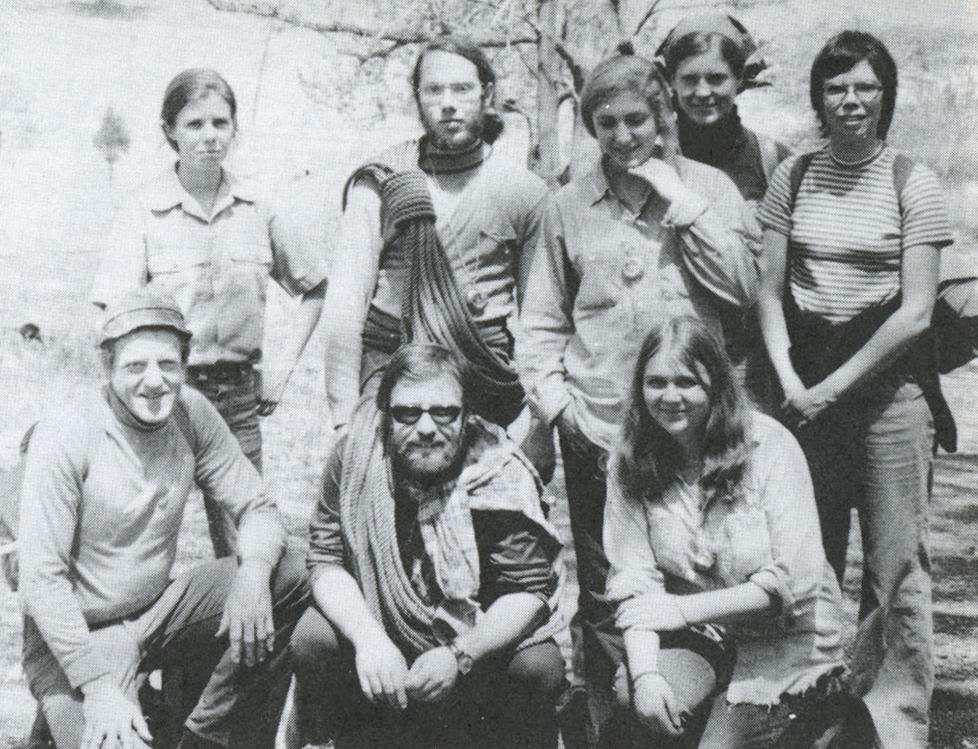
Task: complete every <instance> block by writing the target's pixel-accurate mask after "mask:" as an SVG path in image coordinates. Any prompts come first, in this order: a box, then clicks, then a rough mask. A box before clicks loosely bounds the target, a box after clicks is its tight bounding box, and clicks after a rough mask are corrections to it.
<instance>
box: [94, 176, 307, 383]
mask: <svg viewBox="0 0 978 749" xmlns="http://www.w3.org/2000/svg"><path fill="white" fill-rule="evenodd" d="M269 277H271V278H274V279H275V280H276V281H277V282H278V284H279V285H280V286H281V287H282V288H283V289H285V291H286V292H287V293H289V294H290V295H292V296H296V295H298V294H303V293H305V292H307V291H310V290H312V289H313V288H315V287H316V286H318V285H319V284H320V283H321V282H322V281H323V280H324V279H325V278H326V273H325V255H324V254H323V255H322V256H321V255H320V254H319V253H317V252H315V251H314V249H313V248H312V247H311V246H309V244H308V243H307V242H305V241H302V240H300V239H299V238H297V237H296V236H295V233H294V232H289V231H287V230H286V229H285V226H284V225H283V222H282V221H281V220H279V219H278V218H277V216H276V214H275V212H274V210H273V209H272V208H271V207H270V205H269V203H268V202H267V201H266V200H264V199H263V198H262V197H261V196H260V195H259V193H258V191H257V190H256V188H255V187H254V186H253V185H251V184H250V183H248V182H246V181H242V180H238V179H235V178H234V177H233V176H232V175H230V174H228V173H227V172H224V176H223V180H222V183H221V187H220V188H219V190H218V198H217V202H216V203H215V204H214V208H213V211H212V212H211V215H210V216H208V215H206V214H205V213H204V212H203V211H202V210H201V207H200V205H199V204H198V203H197V201H196V200H195V199H194V198H193V197H192V196H191V195H189V194H188V193H187V191H186V190H185V189H184V188H183V186H182V185H181V184H180V180H179V178H178V177H177V174H176V170H175V169H168V170H166V171H164V172H163V173H161V174H160V175H159V176H158V177H157V179H155V180H154V181H153V182H151V183H149V184H148V185H146V186H145V187H144V188H143V189H142V190H141V191H140V192H139V193H137V195H136V196H134V198H133V199H132V200H131V201H130V203H129V204H128V205H127V206H126V207H124V208H123V210H122V211H121V212H120V214H119V215H118V217H117V218H116V221H115V224H114V226H113V229H112V232H111V234H110V236H109V238H108V242H107V247H106V252H105V255H104V257H103V260H102V264H101V266H100V268H99V271H98V275H97V276H96V284H95V288H94V289H93V291H92V295H91V301H92V302H95V303H96V304H101V305H103V306H104V305H106V304H108V303H110V302H111V301H112V299H113V298H114V297H115V296H116V295H118V294H120V293H122V292H124V291H126V290H128V289H131V288H133V287H135V286H139V285H145V284H150V283H152V284H156V285H159V286H160V287H162V288H163V289H164V290H166V291H167V292H169V293H171V294H172V295H173V297H174V298H175V299H176V301H177V303H178V304H179V305H180V309H181V310H182V311H183V315H184V317H185V318H186V320H187V324H188V326H189V327H190V330H191V332H192V333H193V339H192V340H191V347H190V362H189V363H190V364H191V365H195V366H201V365H208V364H214V363H216V362H218V361H226V362H245V361H255V360H257V359H258V358H260V356H261V347H262V337H263V335H264V321H265V295H266V291H267V287H268V279H269Z"/></svg>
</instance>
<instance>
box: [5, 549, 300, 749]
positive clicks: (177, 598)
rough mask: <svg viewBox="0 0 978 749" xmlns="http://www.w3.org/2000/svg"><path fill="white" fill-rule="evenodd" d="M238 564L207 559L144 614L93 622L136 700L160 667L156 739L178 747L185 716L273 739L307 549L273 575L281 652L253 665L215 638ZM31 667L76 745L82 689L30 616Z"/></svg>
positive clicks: (46, 709)
mask: <svg viewBox="0 0 978 749" xmlns="http://www.w3.org/2000/svg"><path fill="white" fill-rule="evenodd" d="M236 569H237V567H236V564H235V562H234V560H233V559H227V558H225V559H218V560H214V561H211V562H207V563H205V564H202V565H201V566H199V567H196V568H194V569H192V570H189V571H188V572H185V573H184V574H182V575H180V576H179V577H177V578H176V579H175V580H173V581H172V582H171V583H170V585H168V586H167V588H166V589H165V590H164V591H163V594H162V595H161V596H160V597H159V598H158V599H157V600H156V602H155V603H153V604H152V605H151V606H150V607H149V608H148V609H146V610H145V611H144V612H142V613H141V614H139V615H138V616H135V617H133V618H131V619H126V620H122V621H118V622H113V623H110V624H108V625H105V626H100V627H93V628H92V641H93V644H94V647H95V649H96V651H97V652H98V653H99V654H100V655H101V658H102V659H103V662H104V663H105V664H106V665H107V666H108V667H109V668H110V669H111V672H112V676H113V677H114V678H115V680H116V681H117V683H118V684H119V686H120V687H121V688H122V691H123V692H124V693H125V694H126V695H127V696H128V697H129V698H130V699H132V700H133V701H134V702H135V701H136V700H137V695H136V692H137V688H138V685H139V682H140V679H141V678H142V675H143V674H146V673H148V672H150V671H153V670H156V669H161V670H162V672H163V693H164V699H165V700H166V703H167V704H166V709H167V713H168V718H169V719H168V720H167V721H166V724H165V725H162V726H158V727H155V728H156V730H155V731H154V746H157V747H159V746H163V747H166V746H172V745H173V744H174V743H175V739H176V738H177V734H178V733H179V727H180V725H181V724H183V723H184V721H186V725H187V726H188V727H189V728H191V729H192V730H193V731H194V732H195V733H197V734H198V735H200V736H203V737H204V738H208V739H211V740H213V741H217V742H218V743H221V744H225V745H230V746H233V747H248V746H256V747H257V746H271V745H272V741H273V739H274V736H275V731H276V729H277V727H278V715H279V713H280V712H281V709H282V705H283V704H284V700H285V694H286V692H287V690H288V684H289V677H290V670H289V665H290V664H289V657H288V642H289V637H290V636H291V633H292V629H293V628H294V626H295V623H296V621H297V620H298V619H299V616H300V615H301V613H302V611H303V609H304V608H305V605H306V601H307V599H308V585H307V584H306V572H305V561H304V555H303V554H302V553H301V552H299V551H298V550H295V551H290V552H288V553H287V554H286V555H285V556H284V557H283V558H282V560H281V561H280V562H279V564H278V566H277V567H276V569H275V572H274V573H273V575H272V601H273V616H274V619H275V626H276V638H275V651H274V653H273V656H274V657H273V658H272V659H271V660H270V661H266V663H265V664H264V665H262V666H256V667H255V668H253V669H252V670H250V671H245V670H244V667H240V668H239V667H236V666H235V665H234V664H233V663H232V661H231V656H230V653H229V652H228V651H227V646H228V641H227V638H226V637H223V638H215V637H214V635H215V633H216V632H217V628H218V624H219V623H220V620H221V615H222V613H223V610H224V602H225V600H226V599H227V595H228V592H229V591H230V588H231V584H232V581H233V579H234V574H235V571H236ZM23 667H24V674H25V675H26V677H27V681H28V684H29V686H30V689H31V693H32V694H33V695H34V698H35V699H36V700H37V701H38V705H39V708H40V710H41V712H42V713H43V715H44V718H45V719H46V722H47V724H48V726H49V728H50V732H51V735H52V737H53V739H54V742H55V745H56V746H57V747H58V749H75V748H76V747H78V746H79V745H80V743H81V740H82V735H83V732H84V723H85V721H84V716H83V712H82V704H83V696H82V693H81V691H80V690H77V689H73V688H72V687H71V685H70V684H69V682H68V678H67V677H66V676H65V673H64V671H62V670H61V666H60V665H59V664H58V661H57V660H56V659H55V657H54V655H53V654H52V653H51V651H50V650H49V649H48V646H47V644H46V643H45V642H44V639H43V638H42V637H41V634H40V633H39V632H38V629H37V626H36V625H35V624H34V621H33V620H32V619H30V618H29V617H25V619H24V649H23ZM173 679H178V680H179V684H174V683H172V681H173Z"/></svg>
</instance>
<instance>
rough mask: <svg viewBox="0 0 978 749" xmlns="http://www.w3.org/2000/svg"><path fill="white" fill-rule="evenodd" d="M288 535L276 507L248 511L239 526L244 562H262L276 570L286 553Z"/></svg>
mask: <svg viewBox="0 0 978 749" xmlns="http://www.w3.org/2000/svg"><path fill="white" fill-rule="evenodd" d="M287 538H288V534H287V533H286V531H285V526H284V525H282V519H281V516H280V515H279V513H278V510H277V509H276V508H275V506H274V505H272V506H262V507H259V508H256V509H254V510H250V511H246V512H245V515H244V516H243V517H242V519H241V523H240V524H239V526H238V548H239V550H240V551H239V553H240V558H241V560H242V561H252V560H254V561H260V562H262V563H264V564H267V565H268V566H269V568H274V567H275V565H277V564H278V563H279V560H280V559H281V558H282V555H283V554H284V553H285V545H286V540H287Z"/></svg>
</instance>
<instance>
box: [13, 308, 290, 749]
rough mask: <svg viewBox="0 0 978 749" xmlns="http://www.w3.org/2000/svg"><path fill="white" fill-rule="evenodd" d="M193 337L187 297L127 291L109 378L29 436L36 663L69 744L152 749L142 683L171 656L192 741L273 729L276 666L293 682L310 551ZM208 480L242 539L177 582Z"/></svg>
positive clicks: (116, 314)
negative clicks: (225, 412)
mask: <svg viewBox="0 0 978 749" xmlns="http://www.w3.org/2000/svg"><path fill="white" fill-rule="evenodd" d="M189 340H190V332H189V331H188V329H187V327H186V325H185V323H184V319H183V316H182V314H181V313H180V310H179V308H178V307H177V306H176V303H175V302H174V301H173V300H172V298H170V297H168V296H166V295H163V294H161V293H159V292H155V291H152V290H150V289H140V290H138V291H134V292H131V293H129V294H127V295H124V296H123V297H121V298H120V299H119V300H118V303H117V306H115V307H114V308H110V309H109V310H108V312H107V315H106V318H105V322H104V326H103V328H102V333H101V337H100V345H101V348H102V359H103V364H104V367H105V373H106V376H107V379H108V383H107V385H106V386H105V387H104V388H102V389H101V390H97V391H92V392H90V393H86V394H83V395H81V396H79V397H77V398H75V399H73V400H72V402H71V404H70V405H69V406H68V407H62V408H60V409H57V410H53V411H52V412H51V413H49V414H48V415H47V416H46V417H44V418H42V419H41V420H40V421H39V422H38V424H37V426H36V428H35V429H34V433H33V435H32V437H31V442H30V446H29V448H28V451H27V456H26V464H25V473H24V482H23V487H22V493H21V516H20V532H19V547H20V549H19V554H20V594H21V602H22V606H23V610H24V647H23V667H24V673H25V674H26V676H27V680H28V683H29V685H30V688H31V692H32V693H33V694H34V697H35V698H36V699H37V700H38V703H39V705H40V708H41V711H42V712H43V714H44V717H45V718H46V720H47V723H48V725H49V726H50V729H51V734H52V737H53V739H54V743H55V745H56V746H57V747H58V749H67V748H71V749H74V748H75V747H84V748H85V749H89V748H92V749H97V748H98V747H99V746H111V747H115V746H117V745H118V746H122V747H126V748H128V747H142V746H147V745H148V744H149V742H150V741H151V737H150V734H149V731H148V728H147V724H146V721H145V719H144V717H143V715H142V712H141V710H140V707H139V704H138V700H137V698H136V689H137V686H138V684H139V680H140V675H141V674H143V673H145V672H148V671H151V670H155V669H159V668H162V669H163V674H164V676H163V678H164V692H166V688H165V685H166V682H167V665H168V664H180V665H181V666H184V665H189V666H190V668H189V670H187V671H184V672H183V673H182V677H183V683H182V688H183V690H184V692H185V694H186V696H188V697H189V704H184V705H168V708H169V709H170V711H171V713H173V714H172V715H171V716H170V718H171V719H173V720H175V721H179V720H181V719H182V718H184V717H186V722H185V724H184V726H185V727H184V728H183V735H182V736H181V738H180V746H181V747H190V746H202V747H208V746H226V745H228V743H229V741H230V742H231V743H232V744H233V745H234V746H246V745H249V743H251V742H252V741H255V742H258V741H260V740H261V736H262V734H263V733H267V731H269V730H270V731H272V732H274V730H275V724H276V723H277V719H276V717H275V715H274V712H275V707H274V706H270V703H271V702H272V701H273V699H271V698H270V695H272V694H278V691H277V690H276V689H274V688H270V687H269V686H268V684H269V681H268V680H269V679H273V677H275V676H278V675H279V674H281V676H282V677H284V679H285V681H284V683H285V684H287V675H288V674H287V667H286V666H287V664H285V663H284V661H283V659H282V658H281V657H280V656H279V653H280V652H281V651H284V650H285V647H284V645H285V643H287V640H286V639H283V638H286V637H287V636H288V634H289V632H290V631H291V626H292V625H293V624H294V622H295V621H296V619H297V617H298V616H299V614H300V613H301V610H302V608H303V606H304V604H305V601H306V597H307V586H306V583H305V575H304V571H303V569H302V562H301V556H300V555H295V554H285V549H286V534H285V530H284V528H283V526H282V523H281V519H280V517H279V514H278V510H277V509H276V506H275V502H274V501H273V500H272V499H271V498H269V497H267V496H265V494H264V493H263V491H262V488H261V482H260V478H259V475H258V472H257V470H256V469H255V468H254V466H253V465H252V464H251V462H249V460H248V459H247V458H246V457H245V456H244V454H243V453H242V451H241V448H240V447H239V446H238V443H237V442H236V440H235V439H234V437H233V436H232V435H231V432H230V430H229V429H228V427H227V425H226V424H225V423H224V421H223V420H222V419H221V417H220V416H219V415H218V413H217V411H216V410H215V409H214V407H213V406H212V405H211V404H210V403H209V402H208V401H207V400H206V399H205V398H204V396H202V395H201V394H200V393H198V392H197V391H196V390H194V389H192V388H189V387H183V381H184V375H185V368H186V361H187V351H188V347H189ZM195 482H196V483H197V484H198V485H199V486H200V487H201V489H202V491H203V492H204V494H205V496H207V497H209V498H212V499H213V500H215V501H216V502H218V503H219V504H220V505H221V506H222V507H223V508H224V509H225V510H226V511H227V512H228V513H229V515H230V516H231V517H232V518H234V520H235V522H236V525H237V529H238V533H239V539H240V551H239V554H238V557H237V559H235V558H233V557H229V558H224V559H219V560H216V561H211V562H206V563H204V564H201V565H200V566H198V567H196V568H194V569H191V570H189V571H186V572H183V573H181V574H179V575H177V576H176V577H174V578H173V579H171V572H172V568H173V562H174V558H175V556H176V551H177V534H178V532H179V530H180V525H181V521H182V518H183V513H184V506H185V504H186V502H187V498H188V496H189V494H190V491H191V489H192V488H193V486H194V483H195ZM225 636H226V637H225ZM279 681H281V678H280V679H279ZM259 682H260V683H261V689H258V684H259ZM205 683H206V686H205ZM201 690H203V691H202V693H201ZM191 693H192V694H191ZM198 693H199V694H200V697H199V700H198V699H197V694H198ZM259 701H260V702H259ZM245 703H247V705H246V704H245ZM269 711H270V712H269ZM188 713H189V716H188ZM232 713H233V714H234V715H235V716H238V715H240V716H242V717H243V718H247V717H248V716H253V717H255V718H258V719H263V720H265V721H266V722H268V723H270V724H271V725H270V727H269V728H267V729H265V730H264V731H263V730H262V729H261V727H257V726H255V725H254V723H250V722H249V721H248V720H240V721H239V720H238V719H237V717H235V720H234V723H235V724H236V725H235V729H236V730H235V733H234V735H233V736H232V735H231V732H230V728H229V724H230V723H231V722H232V721H231V718H232ZM177 725H179V723H177ZM245 726H248V728H247V729H246V728H245ZM157 732H159V731H157ZM239 732H240V733H241V737H242V738H241V739H239V738H238V733H239ZM157 745H159V744H157Z"/></svg>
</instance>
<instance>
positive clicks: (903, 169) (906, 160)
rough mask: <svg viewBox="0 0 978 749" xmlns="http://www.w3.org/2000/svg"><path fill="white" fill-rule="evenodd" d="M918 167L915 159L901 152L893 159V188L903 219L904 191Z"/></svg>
mask: <svg viewBox="0 0 978 749" xmlns="http://www.w3.org/2000/svg"><path fill="white" fill-rule="evenodd" d="M914 166H916V164H915V162H914V160H913V159H911V158H910V157H909V156H907V155H906V154H905V153H901V152H900V151H897V152H896V155H895V156H894V157H893V187H894V189H895V190H896V195H897V202H898V203H899V205H900V217H901V218H902V217H903V189H904V188H905V187H906V186H907V181H908V180H909V179H910V173H911V172H912V171H913V168H914Z"/></svg>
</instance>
